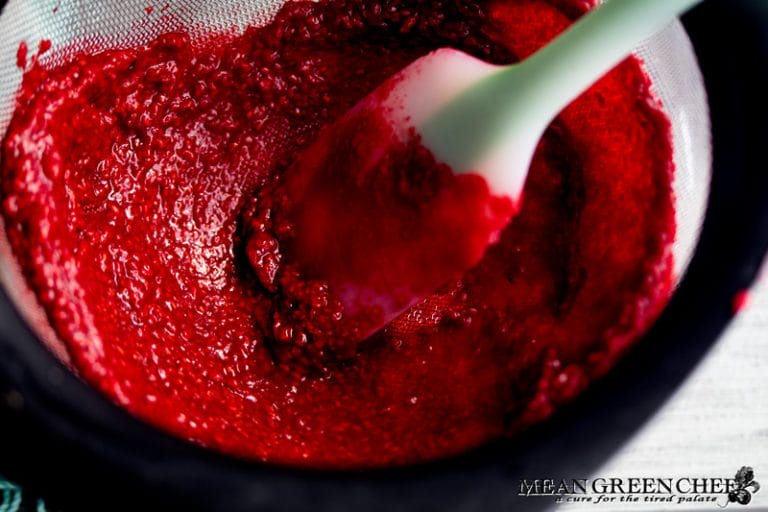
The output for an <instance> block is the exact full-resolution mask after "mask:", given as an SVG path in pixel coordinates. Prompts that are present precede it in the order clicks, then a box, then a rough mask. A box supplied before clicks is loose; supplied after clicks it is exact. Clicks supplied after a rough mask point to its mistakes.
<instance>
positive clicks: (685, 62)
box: [0, 0, 711, 492]
mask: <svg viewBox="0 0 768 512" xmlns="http://www.w3.org/2000/svg"><path fill="white" fill-rule="evenodd" d="M282 3H283V2H281V1H279V0H264V1H259V0H237V1H232V2H207V1H202V0H189V1H183V0H179V1H174V2H170V3H169V4H167V5H166V4H165V2H159V3H157V4H154V5H153V4H152V1H151V0H124V1H120V0H104V1H99V2H94V1H91V2H89V1H86V0H10V1H9V2H8V3H7V5H6V7H5V9H4V10H3V12H2V15H1V16H0V135H2V134H3V133H4V132H5V130H6V128H7V124H8V122H9V119H10V117H11V115H12V112H13V106H14V97H15V93H16V90H17V88H18V86H19V83H20V80H21V71H20V70H19V69H18V68H17V66H16V51H17V49H18V46H19V43H20V42H21V41H26V42H27V43H28V44H29V47H30V52H31V53H34V51H35V49H36V47H37V42H38V41H40V40H41V39H49V40H50V41H51V42H52V44H53V47H54V49H56V50H57V51H52V52H49V53H48V54H46V55H45V56H44V57H43V59H42V61H43V63H44V64H46V65H55V64H57V63H60V62H63V61H66V60H67V58H68V57H69V56H70V55H72V54H73V53H75V52H79V51H82V50H91V49H93V50H95V49H103V48H105V47H114V46H124V45H133V44H140V43H144V42H148V41H150V40H151V39H153V38H154V37H155V36H157V35H158V34H160V33H163V32H167V31H170V30H175V29H180V28H184V29H185V30H187V31H190V32H192V33H193V34H203V33H205V32H209V31H210V30H217V31H231V30H241V29H242V28H243V27H245V26H247V25H250V24H254V23H255V24H258V23H264V22H266V21H267V20H269V19H270V18H271V16H273V15H274V13H275V12H276V11H277V10H278V9H279V7H280V6H281V5H282ZM1 4H2V2H0V5H1ZM149 7H152V9H148V8H149ZM149 11H151V12H149ZM637 55H638V56H640V57H641V58H642V59H643V60H644V62H645V65H646V68H647V70H648V73H649V75H650V76H651V79H652V82H653V87H654V92H655V94H656V96H657V97H658V98H659V100H660V101H661V102H662V104H663V106H664V110H665V111H666V113H667V115H668V117H669V118H670V119H671V121H672V127H673V141H674V158H675V164H676V168H677V170H676V176H675V182H674V189H675V195H676V220H677V224H678V234H677V239H676V241H675V244H674V248H673V252H674V256H675V265H676V266H675V271H676V276H677V278H678V279H681V278H682V277H683V275H684V274H685V271H686V269H687V266H688V263H689V261H690V258H691V256H692V254H693V252H694V249H695V247H696V244H697V241H698V238H699V233H700V230H701V226H702V224H703V221H704V216H705V211H706V204H707V198H708V195H709V184H710V178H711V173H710V169H711V143H710V129H709V113H708V108H707V99H706V93H705V89H704V86H703V80H702V76H701V73H700V71H699V68H698V65H697V61H696V57H695V54H694V52H693V49H692V47H691V44H690V42H689V40H688V37H687V36H686V33H685V31H684V30H683V28H682V26H681V25H680V24H679V23H677V22H676V23H673V24H672V25H670V26H669V27H668V28H667V29H665V30H664V31H663V32H661V33H660V34H658V35H656V36H655V37H653V38H652V39H651V40H649V41H647V42H646V43H645V44H643V45H642V46H641V47H640V48H639V49H638V51H637ZM2 237H4V235H0V238H2ZM0 246H2V247H0V249H2V250H1V251H0V279H1V280H2V282H3V285H4V287H5V290H6V292H7V293H9V294H10V295H12V297H13V299H14V301H15V302H16V303H17V304H19V305H21V308H20V309H21V310H22V311H23V312H24V313H25V314H26V315H27V316H28V319H29V318H31V321H30V322H29V323H31V324H32V325H34V326H35V328H36V329H37V330H38V332H37V334H38V336H41V337H43V338H50V337H51V333H50V332H47V333H46V332H44V331H45V329H46V328H45V326H44V325H43V323H44V322H41V321H40V319H41V317H40V316H39V312H38V313H35V307H34V305H33V304H32V302H31V300H32V299H31V298H30V297H31V296H30V295H29V294H28V293H27V292H25V291H23V288H24V287H23V281H22V280H21V279H20V277H19V276H18V272H17V271H16V268H15V265H14V264H13V261H12V258H11V257H10V255H9V252H8V250H7V246H6V245H5V242H4V241H2V240H0ZM35 315H38V316H35ZM35 319H37V320H35ZM59 355H60V357H65V356H64V355H63V353H59ZM89 403H90V402H89ZM110 414H112V413H110ZM142 432H143V431H142ZM185 449H186V448H185ZM158 463H159V461H158ZM152 477H153V478H155V477H158V475H153V476H152ZM148 478H149V477H148ZM161 480H162V479H161ZM190 485H192V484H190ZM285 485H289V484H285ZM351 489H352V490H351V491H350V492H354V491H355V489H357V487H354V486H353V487H352V488H351Z"/></svg>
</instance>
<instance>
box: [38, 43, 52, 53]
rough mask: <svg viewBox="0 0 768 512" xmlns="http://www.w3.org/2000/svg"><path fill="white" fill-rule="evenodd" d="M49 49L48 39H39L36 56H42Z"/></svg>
mask: <svg viewBox="0 0 768 512" xmlns="http://www.w3.org/2000/svg"><path fill="white" fill-rule="evenodd" d="M50 49H51V40H50V39H41V40H40V44H39V45H38V47H37V55H38V56H40V55H43V54H44V53H45V52H47V51H48V50H50Z"/></svg>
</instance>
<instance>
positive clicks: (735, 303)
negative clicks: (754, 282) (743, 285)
mask: <svg viewBox="0 0 768 512" xmlns="http://www.w3.org/2000/svg"><path fill="white" fill-rule="evenodd" d="M750 298H751V293H750V291H749V290H741V291H739V292H737V293H736V295H734V296H733V299H731V309H732V311H733V314H735V315H737V314H739V313H741V312H743V311H744V310H745V309H747V308H748V307H749V303H750Z"/></svg>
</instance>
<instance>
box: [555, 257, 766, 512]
mask: <svg viewBox="0 0 768 512" xmlns="http://www.w3.org/2000/svg"><path fill="white" fill-rule="evenodd" d="M743 465H747V466H752V467H753V468H754V470H755V480H756V481H758V482H760V483H761V484H762V487H763V489H762V490H761V491H759V492H757V493H755V494H754V495H753V498H752V503H751V504H749V505H747V506H742V505H738V504H731V505H729V506H728V507H727V509H726V510H731V511H743V512H758V511H759V512H764V511H768V268H766V269H765V270H764V271H763V274H762V278H761V279H759V280H758V284H757V286H756V287H755V288H754V289H753V290H752V293H751V297H750V301H749V306H748V307H747V309H746V310H745V311H744V312H743V313H742V314H741V315H740V316H739V317H738V318H737V319H736V321H735V322H734V323H733V324H732V325H731V326H730V328H729V329H728V331H727V333H726V334H725V335H724V336H723V337H721V338H720V340H719V341H718V342H717V344H716V346H715V347H714V348H713V350H712V351H711V352H710V353H709V354H708V356H707V358H706V360H705V361H704V362H703V363H702V364H701V365H700V366H699V367H698V368H697V369H696V370H695V371H694V373H693V375H691V377H690V378H689V379H688V380H687V382H686V383H685V384H684V385H683V386H682V387H681V388H680V389H679V390H678V392H677V393H676V394H675V396H674V397H673V398H672V399H670V401H669V402H668V403H667V404H666V405H665V406H664V407H663V408H662V409H661V410H660V411H659V412H658V413H657V414H656V416H655V417H654V418H653V419H652V420H651V421H650V422H649V423H648V424H647V425H646V426H645V427H643V428H642V429H641V431H640V432H639V433H638V434H637V435H636V436H635V437H634V438H633V439H631V441H629V442H628V443H627V444H626V445H625V446H624V447H623V449H621V450H620V451H619V452H618V453H617V454H616V455H615V456H613V457H612V458H611V459H610V460H609V461H608V462H607V463H606V464H605V465H604V466H603V467H602V468H600V469H599V470H598V471H597V472H596V473H595V475H593V478H597V477H607V478H611V477H617V478H619V477H653V478H660V477H669V478H682V477H706V478H714V477H729V478H732V477H733V475H734V474H735V472H736V471H737V470H738V469H739V468H740V467H741V466H743ZM552 510H553V511H554V510H557V511H558V512H560V511H566V512H581V511H588V510H590V511H594V510H602V511H605V510H618V511H623V510H627V511H641V510H642V511H646V510H647V511H656V510H675V511H677V512H687V511H693V510H695V511H699V510H720V509H719V508H717V506H714V505H712V504H700V505H679V504H672V505H665V506H660V505H651V506H649V505H647V504H645V505H644V504H642V503H640V504H620V505H596V504H567V505H560V506H553V507H552Z"/></svg>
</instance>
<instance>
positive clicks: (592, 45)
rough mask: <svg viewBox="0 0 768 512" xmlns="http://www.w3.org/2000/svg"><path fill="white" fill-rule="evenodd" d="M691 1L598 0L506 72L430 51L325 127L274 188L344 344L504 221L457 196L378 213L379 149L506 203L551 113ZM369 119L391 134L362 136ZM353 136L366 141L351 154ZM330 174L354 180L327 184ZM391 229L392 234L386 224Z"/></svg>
mask: <svg viewBox="0 0 768 512" xmlns="http://www.w3.org/2000/svg"><path fill="white" fill-rule="evenodd" d="M699 1H700V0H608V1H606V2H605V3H604V4H603V5H601V6H599V7H597V8H595V9H593V10H592V11H591V12H589V13H588V14H586V15H584V16H583V17H582V18H581V19H580V20H578V21H577V22H576V23H575V24H574V25H573V26H572V27H571V28H570V29H568V30H567V31H566V32H564V33H563V34H562V35H560V36H559V37H558V38H557V39H556V40H554V41H553V42H552V43H550V44H549V45H547V46H546V47H544V48H543V49H541V50H540V51H539V52H538V53H536V54H534V55H533V56H531V57H530V58H528V59H526V60H525V61H524V62H521V63H519V64H514V65H508V66H498V65H492V64H488V63H486V62H483V61H481V60H479V59H476V58H474V57H472V56H469V55H467V54H465V53H462V52H460V51H458V50H454V49H449V48H443V49H439V50H437V51H434V52H432V53H430V54H428V55H426V56H425V57H423V58H421V59H418V60H417V61H415V62H414V63H413V64H411V65H409V66H408V67H406V68H405V69H404V70H402V71H401V72H400V73H398V74H396V75H395V76H393V77H391V78H390V79H388V80H387V81H386V82H385V83H384V84H382V85H381V86H380V87H378V88H377V89H376V90H375V91H373V92H372V93H371V94H369V95H368V96H366V97H365V98H364V99H362V100H361V101H360V102H358V103H357V104H356V105H355V107H353V108H352V109H351V110H350V111H348V112H347V113H346V114H345V115H344V116H342V117H341V118H340V119H339V120H338V121H337V122H336V123H334V124H331V125H329V126H327V127H325V128H324V129H323V131H322V132H321V134H320V136H319V138H318V140H317V141H316V142H315V143H314V144H313V145H310V147H309V148H308V149H307V150H306V151H305V152H304V153H302V155H299V157H298V158H297V160H296V161H295V162H294V165H293V166H292V167H291V169H290V170H289V171H288V172H286V174H285V176H284V184H285V186H286V189H288V190H290V192H289V194H288V195H289V196H290V197H292V200H293V211H292V212H291V214H292V217H293V218H294V219H295V220H296V222H295V226H296V239H297V240H298V242H297V243H296V244H295V247H297V250H296V251H295V252H296V253H297V258H300V259H303V260H304V261H303V262H301V263H303V268H307V269H312V272H311V273H312V275H311V278H313V279H315V278H317V279H321V280H323V281H325V282H327V283H328V284H329V285H330V289H331V290H333V291H335V292H336V294H337V295H338V296H339V297H340V299H341V302H342V303H343V305H344V309H345V312H344V315H345V318H346V319H350V321H351V322H353V323H355V326H356V327H355V329H354V330H355V332H356V333H357V334H356V335H355V337H360V338H362V337H365V336H368V335H370V334H372V333H373V332H375V331H376V330H378V329H379V328H381V327H382V326H384V325H386V323H388V322H389V321H390V320H392V319H393V318H394V317H395V316H397V315H398V314H400V313H401V312H403V311H404V310H405V309H407V308H408V307H409V306H411V305H413V304H414V303H416V302H417V301H419V300H420V299H422V298H423V297H425V296H427V295H429V294H431V293H432V292H433V291H434V290H435V289H436V288H438V287H439V286H440V285H442V284H443V283H445V282H447V281H449V280H451V279H456V278H458V277H460V276H461V275H463V274H464V273H465V272H466V271H467V270H468V269H469V268H471V267H472V266H474V265H476V264H477V263H478V262H479V260H480V259H481V258H482V255H483V254H484V252H485V249H486V247H487V246H489V245H491V244H492V243H493V242H494V241H495V240H497V239H498V235H499V230H500V229H502V228H503V227H504V226H505V225H506V223H507V222H508V221H509V219H510V217H511V216H512V214H513V213H514V208H510V209H509V210H508V211H507V212H506V213H504V214H503V215H497V218H494V219H491V220H490V221H488V219H489V218H490V215H491V213H488V214H486V213H485V212H494V211H498V210H494V208H493V206H492V203H490V202H489V203H488V206H487V207H486V206H484V205H482V204H480V205H479V206H478V204H477V202H475V203H474V204H473V205H471V206H470V204H469V203H467V204H464V203H462V204H458V203H461V201H457V204H455V206H454V205H450V206H449V207H448V208H446V207H445V203H444V202H443V203H439V201H435V202H434V204H440V205H441V208H442V209H441V210H439V211H437V213H436V208H437V207H435V208H433V206H434V204H427V203H425V204H421V205H420V207H419V208H418V209H410V210H409V209H397V208H389V209H388V204H385V205H384V206H382V202H381V201H379V200H378V199H379V197H380V192H381V191H380V190H366V186H365V185H364V183H367V182H368V181H370V180H368V178H364V177H370V176H376V175H379V174H377V173H379V172H380V171H381V169H383V167H382V165H384V166H386V165H387V162H388V156H387V155H391V154H394V153H392V151H391V150H392V148H395V147H396V146H397V145H398V144H399V143H400V142H402V143H404V144H410V143H412V142H413V141H414V140H416V141H419V143H420V144H421V145H422V146H423V147H425V148H426V149H427V150H429V152H431V154H432V156H434V159H435V160H436V161H437V162H438V163H442V164H447V165H448V167H450V168H451V169H452V170H453V173H454V176H458V177H461V176H460V175H479V176H480V177H482V178H483V179H484V180H485V182H486V184H487V186H488V191H489V192H490V195H491V196H492V198H493V199H494V200H496V199H498V198H501V199H504V200H506V199H508V200H509V203H510V204H512V205H517V204H518V203H519V202H520V198H521V196H522V190H523V185H524V183H525V180H526V176H527V174H528V168H529V166H530V163H531V160H532V158H533V154H534V151H535V149H536V146H537V144H538V141H539V139H540V137H541V136H542V134H543V132H544V130H545V129H546V127H547V125H548V124H549V123H550V122H551V121H552V119H553V118H554V117H555V116H556V115H557V114H558V113H559V112H560V111H561V110H562V109H563V108H564V107H566V106H567V105H568V104H569V103H570V102H571V101H572V100H574V99H575V98H576V97H577V96H578V95H580V94H581V93H582V92H583V91H584V90H586V89H587V88H588V87H589V86H590V85H591V84H593V83H594V82H595V81H597V80H598V79H599V78H600V77H602V76H603V75H604V74H605V73H606V72H608V71H609V70H610V69H611V68H612V67H613V66H615V65H616V64H618V63H619V62H620V61H622V60H623V59H624V58H626V57H627V56H628V55H629V54H630V53H631V51H632V49H633V48H635V47H636V46H637V45H638V43H640V42H641V41H643V40H644V39H646V38H647V37H649V36H651V35H652V34H653V33H654V32H656V31H657V30H659V29H661V28H662V27H664V26H665V24H667V23H669V22H670V21H671V20H672V19H674V18H675V17H676V16H677V15H678V14H680V13H681V12H683V11H685V10H686V9H687V8H689V7H691V6H693V5H694V4H697V3H698V2H699ZM382 125H383V126H385V127H386V130H385V132H386V133H387V134H393V135H392V136H391V138H388V137H390V135H387V137H382V136H381V135H380V133H383V132H374V131H373V130H372V129H371V126H377V127H381V126H382ZM350 126H351V127H352V129H350ZM366 130H368V131H369V132H371V133H370V134H368V135H366V134H365V132H366ZM361 133H362V134H363V136H360V134H361ZM355 140H363V141H365V143H364V144H362V146H355V147H354V148H353V149H352V151H351V153H350V147H351V146H350V144H353V145H354V144H355V143H354V142H351V141H355ZM398 140H399V141H400V142H397V141H398ZM371 141H373V142H371ZM393 141H395V142H393ZM361 147H362V149H361ZM350 154H351V156H350ZM350 159H351V160H352V165H349V162H350ZM342 161H344V162H346V165H343V166H342V165H340V162H342ZM390 162H391V161H390ZM616 172H617V173H621V169H616ZM339 173H342V174H344V175H345V176H346V174H345V173H352V174H354V175H355V176H359V177H360V179H359V180H357V181H355V179H352V180H351V181H352V182H353V183H352V186H348V187H346V188H345V187H340V186H336V184H335V181H337V177H338V176H339ZM467 177H469V176H467ZM474 178H476V176H474V177H472V179H474ZM405 179H407V177H406V178H405ZM348 181H349V180H348ZM358 182H359V183H360V184H361V185H360V186H359V187H358V185H357V184H358ZM329 183H331V184H332V185H329ZM493 204H496V203H493ZM355 205H357V206H355ZM361 205H362V206H361ZM470 208H473V210H471V211H470ZM446 211H448V212H449V214H446V213H445V212H446ZM329 212H332V214H331V213H329ZM349 212H355V213H349ZM403 212H408V213H407V214H404V213H403ZM414 212H415V213H414ZM438 215H442V217H438ZM351 216H352V217H354V218H347V217H351ZM399 217H402V218H399ZM424 219H428V220H431V221H432V222H431V224H429V223H426V222H423V221H424ZM434 219H439V221H435V220H434ZM468 219H479V221H478V222H475V221H474V220H468ZM486 221H488V222H486ZM391 226H397V229H394V230H393V229H389V230H387V229H386V228H388V227H391ZM423 226H429V227H428V228H427V229H422V227H423ZM436 226H437V227H436ZM451 229H453V231H449V230H451ZM310 240H311V241H312V242H311V243H310V242H309V241H310ZM432 240H434V241H435V243H432ZM446 240H447V242H446ZM393 247H396V249H397V250H393ZM339 262H344V263H343V264H340V263H339Z"/></svg>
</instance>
